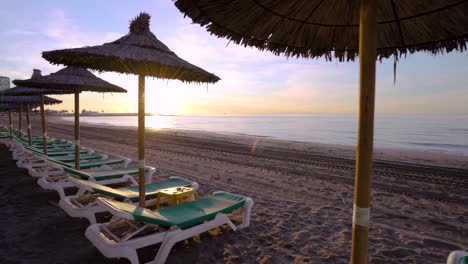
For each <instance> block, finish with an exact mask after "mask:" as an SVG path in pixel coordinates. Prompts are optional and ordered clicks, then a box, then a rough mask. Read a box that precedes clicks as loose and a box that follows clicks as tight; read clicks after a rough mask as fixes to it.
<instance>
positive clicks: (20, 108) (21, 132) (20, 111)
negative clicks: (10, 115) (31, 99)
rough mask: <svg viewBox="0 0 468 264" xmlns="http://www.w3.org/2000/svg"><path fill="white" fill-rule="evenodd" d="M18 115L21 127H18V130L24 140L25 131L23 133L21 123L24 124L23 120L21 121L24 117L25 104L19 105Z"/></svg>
mask: <svg viewBox="0 0 468 264" xmlns="http://www.w3.org/2000/svg"><path fill="white" fill-rule="evenodd" d="M18 113H19V116H18V122H19V127H18V129H19V134H20V136H19V137H20V139H22V138H23V131H22V127H21V123H22V120H21V119H22V116H21V115H22V114H23V104H20V105H19V109H18Z"/></svg>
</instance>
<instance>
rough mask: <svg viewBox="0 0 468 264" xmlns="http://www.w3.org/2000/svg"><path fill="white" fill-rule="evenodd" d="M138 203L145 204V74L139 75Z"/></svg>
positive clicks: (142, 205) (141, 205)
mask: <svg viewBox="0 0 468 264" xmlns="http://www.w3.org/2000/svg"><path fill="white" fill-rule="evenodd" d="M138 166H139V169H138V186H139V187H138V192H139V199H138V204H139V206H140V207H144V206H145V184H146V183H145V75H143V74H140V75H138Z"/></svg>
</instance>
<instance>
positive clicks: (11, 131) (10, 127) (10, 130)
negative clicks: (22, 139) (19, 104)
mask: <svg viewBox="0 0 468 264" xmlns="http://www.w3.org/2000/svg"><path fill="white" fill-rule="evenodd" d="M8 124H9V125H10V126H9V130H8V132H10V137H11V136H12V134H13V125H12V124H11V110H8Z"/></svg>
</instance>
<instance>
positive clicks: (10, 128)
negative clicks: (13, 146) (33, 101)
mask: <svg viewBox="0 0 468 264" xmlns="http://www.w3.org/2000/svg"><path fill="white" fill-rule="evenodd" d="M31 107H33V108H34V107H37V106H34V105H33V106H31ZM16 109H18V106H17V105H16V104H0V112H7V111H8V132H9V134H10V137H11V136H12V134H13V125H12V122H11V121H12V120H11V111H13V110H16Z"/></svg>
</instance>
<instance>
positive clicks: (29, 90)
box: [1, 69, 74, 155]
mask: <svg viewBox="0 0 468 264" xmlns="http://www.w3.org/2000/svg"><path fill="white" fill-rule="evenodd" d="M39 77H42V74H41V71H40V70H38V69H33V74H32V76H31V79H37V78H39ZM71 93H74V91H73V90H58V89H40V88H33V87H24V86H19V87H13V88H10V89H6V90H4V91H2V92H1V94H4V95H8V96H21V95H36V96H40V101H41V103H40V110H41V123H42V140H43V150H44V155H47V143H46V142H47V127H46V122H45V111H44V95H45V94H71ZM28 132H29V135H30V134H31V132H30V131H28Z"/></svg>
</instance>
